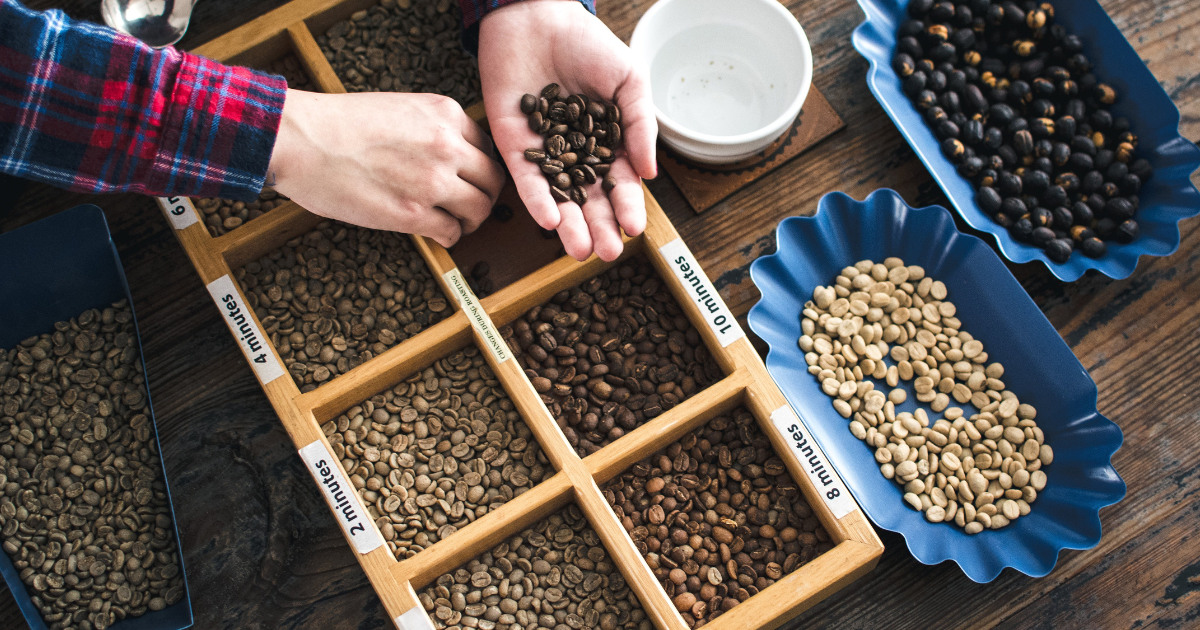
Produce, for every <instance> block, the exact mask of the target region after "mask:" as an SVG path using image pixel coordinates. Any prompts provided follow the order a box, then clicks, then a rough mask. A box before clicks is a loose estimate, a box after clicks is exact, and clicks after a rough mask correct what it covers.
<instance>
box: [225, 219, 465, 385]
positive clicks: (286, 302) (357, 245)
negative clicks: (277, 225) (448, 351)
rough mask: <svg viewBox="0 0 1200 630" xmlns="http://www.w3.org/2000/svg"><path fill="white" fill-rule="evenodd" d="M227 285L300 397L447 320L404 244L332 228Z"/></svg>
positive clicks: (446, 310) (425, 273)
mask: <svg viewBox="0 0 1200 630" xmlns="http://www.w3.org/2000/svg"><path fill="white" fill-rule="evenodd" d="M234 276H235V278H236V279H237V281H238V283H239V284H240V285H241V288H242V291H243V293H244V294H245V295H246V301H247V303H248V305H249V306H250V307H251V308H253V309H254V312H255V314H256V315H257V316H258V319H259V321H260V322H262V325H263V332H264V333H265V334H267V335H268V336H269V337H270V339H271V343H272V344H273V345H274V346H275V349H276V350H277V351H278V352H279V356H280V358H281V359H282V360H283V364H284V368H285V369H287V370H288V373H290V374H291V375H292V379H293V380H294V381H295V383H296V385H297V387H299V388H300V390H301V391H303V392H307V391H311V390H313V389H316V387H317V386H318V385H319V384H321V383H323V382H328V381H330V380H332V379H334V378H337V377H339V376H341V375H342V374H345V373H346V372H348V371H349V370H351V369H353V368H355V367H357V366H358V365H360V364H362V363H363V362H365V361H367V360H369V359H371V358H372V357H374V356H377V355H379V354H382V353H383V352H385V351H386V350H387V349H388V348H391V347H392V346H395V345H396V344H398V343H400V342H402V341H404V340H405V339H408V338H409V337H411V336H413V335H416V334H417V333H419V332H421V331H422V330H425V329H426V328H428V327H430V326H432V325H434V324H436V323H438V322H440V321H441V320H442V319H443V318H445V317H448V316H449V315H450V314H451V313H452V312H453V311H452V309H451V307H450V304H449V302H448V301H447V300H446V298H445V296H444V295H443V294H442V292H441V289H440V288H439V287H438V284H437V282H436V280H435V279H434V278H433V275H432V274H431V273H430V271H429V268H428V266H427V265H426V264H425V260H424V259H423V258H421V254H420V252H418V251H417V249H416V247H415V246H414V245H413V243H412V240H411V239H410V238H409V237H408V236H407V235H404V234H397V233H395V232H385V231H381V230H368V229H366V228H359V227H355V226H350V225H345V224H342V223H338V222H334V221H325V222H322V223H320V224H318V225H317V227H316V229H314V230H313V231H311V232H309V233H308V234H305V235H304V236H300V237H297V238H294V239H292V240H290V241H288V242H287V243H285V244H284V246H283V247H281V248H279V249H276V250H275V251H273V252H271V253H269V254H267V255H266V256H263V257H262V258H260V259H258V260H256V261H252V262H250V263H247V264H246V265H245V266H244V267H242V268H241V269H238V270H237V272H236V273H235V274H234Z"/></svg>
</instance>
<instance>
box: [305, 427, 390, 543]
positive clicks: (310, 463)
mask: <svg viewBox="0 0 1200 630" xmlns="http://www.w3.org/2000/svg"><path fill="white" fill-rule="evenodd" d="M300 459H303V460H304V464H305V466H306V467H307V468H308V472H309V473H311V474H312V476H313V479H315V480H316V481H317V485H318V486H321V492H322V493H323V494H324V495H325V501H326V502H328V503H329V509H331V510H333V515H334V517H335V518H337V522H338V525H341V526H342V531H343V532H346V538H349V539H350V542H352V543H354V549H355V550H356V551H358V553H370V552H372V551H374V550H375V549H377V548H379V547H380V546H381V545H383V537H382V536H380V535H379V530H377V529H375V526H374V525H373V524H372V523H371V521H370V516H369V515H368V514H367V511H366V510H365V509H363V506H362V503H360V502H359V500H358V493H357V492H355V490H354V486H352V485H350V482H349V481H348V480H347V479H346V476H345V475H343V474H342V469H340V468H338V465H337V460H336V459H334V458H333V453H330V452H329V449H327V448H325V443H324V442H322V441H321V440H317V441H316V442H313V443H312V444H309V445H308V446H305V447H304V448H302V449H300Z"/></svg>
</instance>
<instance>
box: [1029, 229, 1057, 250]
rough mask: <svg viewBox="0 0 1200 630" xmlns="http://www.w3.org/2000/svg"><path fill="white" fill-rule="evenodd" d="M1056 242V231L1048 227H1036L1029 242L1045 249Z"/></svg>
mask: <svg viewBox="0 0 1200 630" xmlns="http://www.w3.org/2000/svg"><path fill="white" fill-rule="evenodd" d="M1053 240H1054V230H1051V229H1050V228H1048V227H1034V228H1033V233H1032V234H1030V236H1029V242H1031V243H1033V244H1034V245H1036V246H1038V247H1045V246H1047V245H1049V244H1050V241H1053Z"/></svg>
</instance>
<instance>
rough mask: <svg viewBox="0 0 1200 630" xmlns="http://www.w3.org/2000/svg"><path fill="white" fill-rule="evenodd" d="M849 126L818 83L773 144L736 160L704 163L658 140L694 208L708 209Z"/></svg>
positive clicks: (663, 160) (663, 161)
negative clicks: (750, 155)
mask: <svg viewBox="0 0 1200 630" xmlns="http://www.w3.org/2000/svg"><path fill="white" fill-rule="evenodd" d="M845 126H846V123H845V122H842V118H841V117H840V116H838V115H837V112H835V111H833V106H831V105H830V104H829V101H827V100H825V95H823V94H821V92H820V91H818V90H817V88H816V87H813V88H811V89H810V90H809V91H808V97H807V98H806V99H805V100H804V107H803V109H801V110H800V115H799V116H797V117H796V122H795V123H793V124H792V126H791V128H790V129H788V130H787V132H785V133H784V134H783V136H781V137H780V138H779V139H778V140H776V141H775V142H774V143H773V144H771V146H769V147H767V148H766V149H764V150H763V151H762V152H761V153H758V154H757V155H754V156H753V157H750V158H747V159H745V160H742V161H741V162H735V163H733V164H700V163H698V162H693V161H691V160H689V159H687V158H685V157H682V156H680V155H678V154H676V153H675V152H674V151H672V150H671V149H670V148H668V147H667V146H666V145H665V144H663V143H662V142H659V143H658V164H659V166H661V167H662V168H663V170H665V171H666V172H667V174H669V175H670V176H671V179H672V180H674V182H675V185H677V186H679V191H680V192H682V193H683V196H684V197H686V198H687V200H688V203H690V204H691V205H692V209H693V210H695V211H696V212H697V213H700V212H704V211H705V210H708V209H709V208H711V207H713V206H715V205H717V203H718V202H720V201H721V200H722V199H724V198H726V197H728V196H729V195H732V194H733V193H734V192H736V191H738V190H740V189H741V188H743V187H745V186H746V185H747V184H749V183H750V182H752V181H754V180H756V179H758V178H759V177H762V176H763V175H766V174H767V173H770V172H771V171H773V170H775V169H776V168H778V167H779V166H780V165H781V164H783V163H784V162H787V161H788V160H790V159H792V158H794V157H796V156H797V155H800V154H801V153H803V152H804V151H806V150H808V149H809V148H810V147H812V146H813V145H815V144H816V143H818V142H820V141H822V140H824V139H825V138H827V137H829V136H830V135H832V134H833V133H834V132H835V131H838V130H840V129H842V128H844V127H845Z"/></svg>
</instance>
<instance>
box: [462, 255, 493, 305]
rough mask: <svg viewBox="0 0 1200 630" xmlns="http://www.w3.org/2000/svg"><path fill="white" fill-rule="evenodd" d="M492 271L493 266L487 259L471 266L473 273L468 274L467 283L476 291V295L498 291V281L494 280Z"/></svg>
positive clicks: (485, 294)
mask: <svg viewBox="0 0 1200 630" xmlns="http://www.w3.org/2000/svg"><path fill="white" fill-rule="evenodd" d="M491 273H492V266H491V265H489V264H487V261H485V260H481V261H479V262H477V263H475V265H474V266H472V267H471V273H470V275H468V276H467V285H468V286H470V287H471V291H474V292H475V296H476V297H481V298H482V297H487V296H489V295H491V294H492V293H494V292H495V291H496V283H494V282H492V279H491V277H490V276H491Z"/></svg>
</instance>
